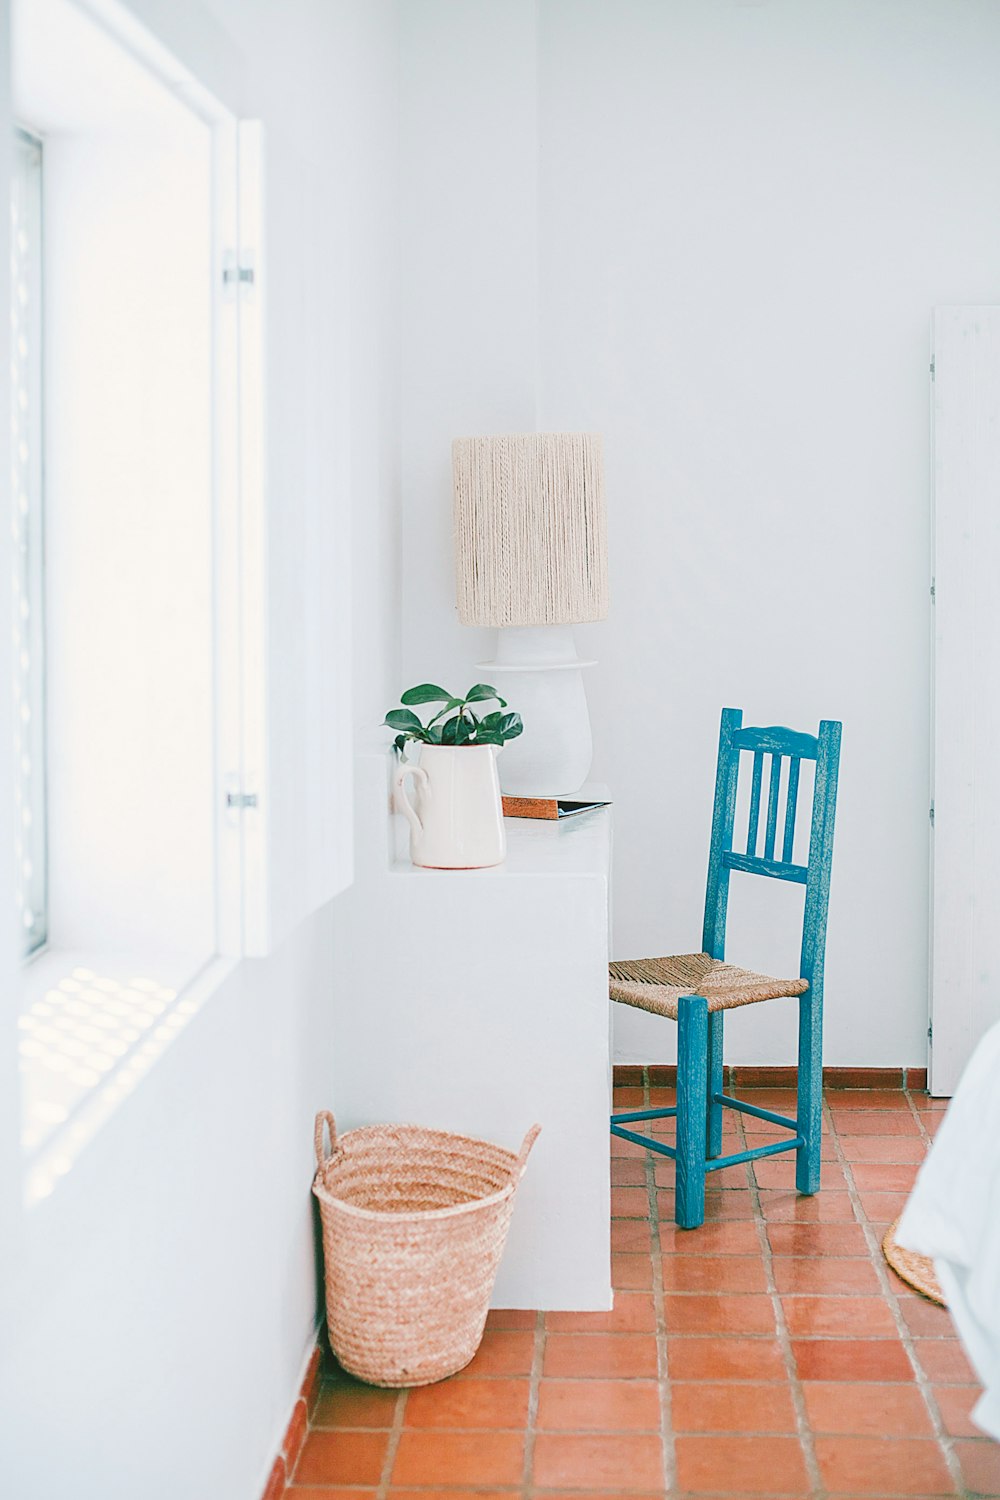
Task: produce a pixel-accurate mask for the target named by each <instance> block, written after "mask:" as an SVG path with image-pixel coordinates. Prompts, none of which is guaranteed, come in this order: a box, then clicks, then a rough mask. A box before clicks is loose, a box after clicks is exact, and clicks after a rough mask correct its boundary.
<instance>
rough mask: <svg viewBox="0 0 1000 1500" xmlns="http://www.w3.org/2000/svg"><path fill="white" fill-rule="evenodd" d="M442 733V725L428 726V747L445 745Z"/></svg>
mask: <svg viewBox="0 0 1000 1500" xmlns="http://www.w3.org/2000/svg"><path fill="white" fill-rule="evenodd" d="M442 733H443V731H442V726H441V725H440V724H428V726H427V744H428V745H441V744H443V743H444V741H443V739H442Z"/></svg>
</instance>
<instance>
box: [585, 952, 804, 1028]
mask: <svg viewBox="0 0 1000 1500" xmlns="http://www.w3.org/2000/svg"><path fill="white" fill-rule="evenodd" d="M608 974H609V978H610V982H611V998H612V1000H617V1001H618V1002H619V1004H621V1005H634V1006H635V1007H636V1008H637V1009H638V1010H648V1011H651V1012H652V1013H653V1015H656V1016H669V1018H670V1019H671V1020H672V1021H676V1020H677V1002H678V1000H679V999H680V997H681V996H682V995H704V997H705V999H706V1000H707V1001H708V1009H709V1011H717V1010H735V1009H736V1007H737V1006H739V1005H754V1004H756V1002H757V1001H758V1000H780V999H781V998H782V997H783V996H792V995H804V994H805V992H806V990H807V989H808V988H809V985H808V983H807V982H806V980H804V979H773V978H772V977H771V976H770V975H769V974H755V973H754V972H753V970H752V969H741V968H739V967H738V966H737V965H736V964H727V963H723V962H722V961H721V960H720V959H717V958H710V957H709V955H708V954H707V953H675V954H672V955H670V956H669V957H667V958H633V959H620V960H619V961H618V962H616V963H613V964H609V965H608Z"/></svg>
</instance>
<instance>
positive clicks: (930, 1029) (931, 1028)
mask: <svg viewBox="0 0 1000 1500" xmlns="http://www.w3.org/2000/svg"><path fill="white" fill-rule="evenodd" d="M927 1040H928V1041H929V1042H932V1041H933V1040H934V1022H933V1021H932V1022H931V1023H930V1025H929V1026H928V1028H927Z"/></svg>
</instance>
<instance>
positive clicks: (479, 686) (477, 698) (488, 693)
mask: <svg viewBox="0 0 1000 1500" xmlns="http://www.w3.org/2000/svg"><path fill="white" fill-rule="evenodd" d="M487 698H495V699H496V700H497V702H498V703H499V704H500V706H501V708H506V707H507V705H506V703H505V702H504V700H503V699H502V698H501V696H500V694H499V693H498V692H497V690H496V688H495V687H490V685H489V683H488V682H477V683H476V685H475V687H470V689H469V691H468V692H467V693H466V695H465V701H466V703H485V702H486V700H487Z"/></svg>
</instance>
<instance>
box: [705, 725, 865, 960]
mask: <svg viewBox="0 0 1000 1500" xmlns="http://www.w3.org/2000/svg"><path fill="white" fill-rule="evenodd" d="M840 731H841V726H840V724H839V723H837V722H836V721H835V720H829V719H824V720H823V722H822V723H821V724H820V726H819V733H818V734H815V735H813V734H800V733H798V732H797V731H795V730H792V729H781V728H777V727H772V728H768V729H749V728H748V729H744V728H743V710H742V709H740V708H724V709H723V710H722V724H721V727H720V730H719V765H718V771H717V773H716V778H715V811H714V813H713V816H712V843H711V848H710V850H709V858H708V889H707V891H706V894H705V926H704V930H703V934H702V947H703V950H704V952H706V953H709V954H711V956H712V957H713V958H719V959H722V958H725V956H726V954H725V949H726V913H727V910H728V905H729V876H730V874H731V872H732V871H733V870H742V871H745V872H746V873H747V874H749V875H765V876H768V877H769V878H771V879H773V880H791V881H795V882H796V883H797V884H798V885H804V886H805V887H806V899H805V907H804V910H803V917H802V958H801V970H800V973H801V977H802V978H803V979H808V981H809V983H810V985H812V986H813V987H814V988H815V987H817V986H821V985H822V979H823V955H824V950H825V946H826V915H827V908H828V905H829V899H830V866H831V863H832V859H833V824H834V815H835V812H836V807H837V773H838V770H839V766H840ZM744 751H747V752H749V753H750V754H752V756H753V771H752V779H751V783H750V807H749V819H748V824H747V840H746V848H745V849H744V850H743V851H742V852H737V851H736V850H734V849H733V830H734V826H735V822H736V793H737V788H738V783H739V775H740V757H741V753H742V752H744ZM765 756H769V757H770V765H769V767H768V773H769V774H768V778H767V812H766V815H765V819H764V830H763V852H762V853H758V852H757V851H758V848H759V846H760V843H761V836H760V835H761V826H760V825H761V816H760V815H761V793H762V789H763V783H764V757H765ZM784 759H787V761H788V773H787V777H786V781H785V787H786V790H785V815H784V818H783V820H782V829H781V839H780V843H779V841H778V801H779V796H780V788H781V779H782V776H781V763H782V760H784ZM804 760H805V761H814V762H815V765H816V770H815V774H814V778H813V796H812V818H811V822H810V829H809V856H808V860H807V863H806V864H804V865H803V864H796V863H795V862H794V859H793V854H794V848H795V824H796V817H797V815H798V811H799V771H800V766H801V763H802V761H804Z"/></svg>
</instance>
